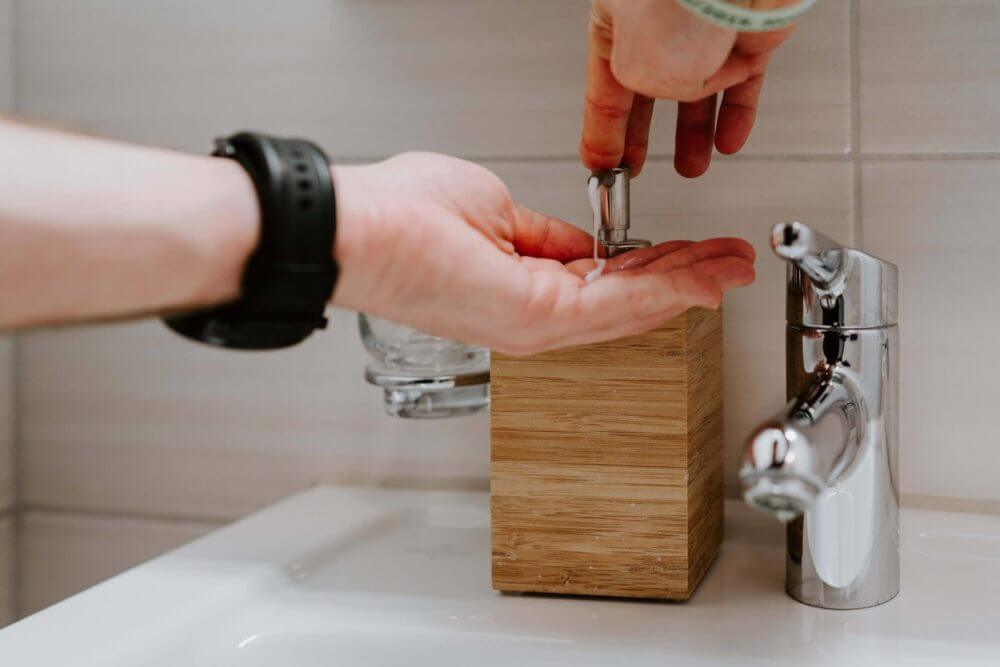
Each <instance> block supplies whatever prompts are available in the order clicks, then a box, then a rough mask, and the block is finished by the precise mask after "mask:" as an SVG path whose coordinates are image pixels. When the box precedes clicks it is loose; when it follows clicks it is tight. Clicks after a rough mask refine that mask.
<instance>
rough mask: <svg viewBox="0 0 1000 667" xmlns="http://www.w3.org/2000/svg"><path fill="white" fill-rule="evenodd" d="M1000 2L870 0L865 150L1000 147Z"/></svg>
mask: <svg viewBox="0 0 1000 667" xmlns="http://www.w3.org/2000/svg"><path fill="white" fill-rule="evenodd" d="M998 106H1000V3H998V2H996V0H949V2H938V1H937V0H862V2H861V110H862V119H861V137H862V140H861V146H862V148H863V150H864V151H865V152H889V153H909V152H935V153H937V152H982V151H992V152H996V151H1000V114H998V113H997V107H998Z"/></svg>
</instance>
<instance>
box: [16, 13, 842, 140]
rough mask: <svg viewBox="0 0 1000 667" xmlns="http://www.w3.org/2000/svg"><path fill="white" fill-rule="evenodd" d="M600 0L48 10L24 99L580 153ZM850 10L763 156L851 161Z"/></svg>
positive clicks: (180, 132) (789, 102)
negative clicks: (591, 12)
mask: <svg viewBox="0 0 1000 667" xmlns="http://www.w3.org/2000/svg"><path fill="white" fill-rule="evenodd" d="M588 4H589V3H587V2H586V0H547V1H546V2H536V1H533V0H515V1H509V2H495V1H494V0H465V1H460V0H432V1H428V2H420V3H414V2H407V1H406V0H395V1H392V2H388V1H387V2H378V3H373V2H364V1H363V0H333V1H328V0H306V1H303V2H295V3H284V4H282V5H281V7H280V9H276V6H275V4H274V3H273V2H264V1H263V0H225V1H219V2H213V3H211V4H210V5H206V4H205V3H203V2H196V1H195V0H183V1H182V2H145V3H114V2H90V3H67V2H61V1H59V0H33V1H32V2H30V3H22V7H21V20H20V21H19V25H18V29H19V36H20V39H19V43H20V51H19V53H18V68H19V74H20V85H19V88H20V93H19V106H20V108H21V109H22V110H24V112H25V113H33V114H40V115H43V116H47V117H50V118H55V119H62V120H65V121H69V122H71V123H79V124H81V125H83V126H85V127H88V128H92V129H94V130H97V131H100V132H105V133H108V134H111V135H114V136H119V137H124V138H128V139H133V140H140V141H149V142H154V143H164V144H168V145H172V146H175V147H180V148H186V149H190V150H199V151H201V150H205V148H206V147H207V146H208V145H209V139H210V138H211V137H212V136H214V135H216V134H220V133H225V132H229V131H232V130H234V129H236V128H239V127H244V126H248V127H253V128H263V129H267V130H270V131H273V132H276V133H281V132H290V133H291V132H294V133H297V134H301V135H305V136H308V137H310V138H314V139H316V140H318V141H321V142H323V143H324V144H325V145H326V146H327V147H328V148H329V150H330V151H331V153H332V154H333V155H334V156H338V155H339V156H351V157H380V156H385V155H389V154H392V153H396V152H399V151H402V150H409V149H425V150H436V151H442V152H447V153H453V154H459V155H464V156H472V157H482V156H497V155H502V156H542V155H544V156H551V155H559V156H564V157H572V156H575V155H576V149H577V143H578V139H579V129H580V117H581V102H582V98H583V88H582V86H583V74H584V62H585V54H586V42H587V40H586V21H587V15H588ZM846 5H847V3H844V2H825V3H820V6H819V7H817V9H816V10H815V11H814V12H813V13H812V14H811V15H810V16H809V17H808V18H807V19H806V20H804V21H803V24H802V26H801V28H800V30H799V31H798V34H796V35H794V36H793V37H792V39H791V42H790V43H789V44H788V45H787V47H785V48H783V49H782V50H781V51H780V52H779V53H778V55H777V56H776V57H775V61H774V65H773V69H772V75H771V76H770V78H769V80H768V83H767V85H766V90H765V95H764V101H763V107H762V109H761V119H760V125H759V127H758V128H757V130H756V131H755V133H754V137H753V139H752V140H751V143H750V146H749V148H748V150H750V151H752V152H771V153H775V152H777V153H789V152H790V153H812V152H826V153H829V152H843V151H844V149H845V147H846V145H847V142H848V139H847V137H848V131H847V122H848V107H849V104H848V86H847V76H848V72H847V70H848V68H847V9H846ZM55 45H57V47H56V46H55ZM671 107H672V105H670V104H667V103H664V104H661V114H662V117H660V119H659V120H658V121H657V125H656V128H654V134H655V139H654V145H653V149H654V150H655V151H657V152H659V153H670V152H671V151H672V146H673V129H672V124H673V123H672V121H673V110H672V109H671Z"/></svg>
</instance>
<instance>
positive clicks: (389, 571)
mask: <svg viewBox="0 0 1000 667" xmlns="http://www.w3.org/2000/svg"><path fill="white" fill-rule="evenodd" d="M488 506H489V497H488V496H487V495H486V494H483V493H447V492H417V491H406V492H404V491H379V490H364V489H343V488H330V487H321V488H317V489H314V490H312V491H309V492H306V493H303V494H301V495H298V496H296V497H294V498H291V499H289V500H286V501H284V502H282V503H279V504H278V505H276V506H274V507H271V508H269V509H267V510H264V511H262V512H259V513H257V514H255V515H253V516H251V517H249V518H247V519H245V520H243V521H240V522H238V523H236V524H233V525H232V526H228V527H226V528H224V529H222V530H219V531H217V532H215V533H213V534H211V535H209V536H207V537H205V538H203V539H200V540H197V541H196V542H193V543H192V544H190V545H188V546H185V547H183V548H181V549H178V550H177V551H174V552H172V553H169V554H167V555H165V556H162V557H160V558H157V559H155V560H153V561H150V562H149V563H147V564H145V565H142V566H140V567H138V568H135V569H133V570H131V571H129V572H127V573H125V574H122V575H120V576H118V577H115V578H114V579H112V580H110V581H108V582H105V583H103V584H101V585H99V586H96V587H94V588H92V589H90V590H88V591H85V592H84V593H81V594H80V595H77V596H75V597H73V598H71V599H69V600H66V601H64V602H62V603H60V604H58V605H56V606H54V607H51V608H49V609H47V610H45V611H42V612H40V613H38V614H36V615H34V616H32V617H30V618H27V619H25V620H23V621H21V622H19V623H17V624H15V625H12V626H10V627H8V628H7V629H5V630H3V631H0V664H3V665H17V666H18V667H26V666H29V665H70V664H72V665H130V666H134V665H144V666H154V667H155V666H157V665H164V666H165V665H170V666H171V667H174V666H178V665H184V666H185V667H191V666H195V665H212V666H213V667H216V666H224V665H250V666H257V665H282V666H284V665H294V666H296V667H311V666H312V665H317V666H319V665H322V666H324V667H329V666H332V665H336V666H338V667H339V666H341V665H365V666H366V667H378V666H381V665H410V666H412V665H440V664H444V665H463V666H465V665H473V666H474V667H487V666H492V665H504V667H510V665H511V663H512V661H517V663H520V665H563V664H566V665H574V666H575V667H576V666H580V665H622V664H628V665H656V666H657V667H662V666H664V665H672V666H673V665H741V666H745V665H805V664H808V665H845V666H846V665H850V666H851V667H857V666H859V665H880V666H881V665H934V666H935V667H938V666H942V665H949V666H950V665H998V664H1000V517H996V516H980V515H965V514H953V513H944V512H928V511H916V510H904V512H903V515H902V522H903V523H902V527H903V541H902V545H903V562H902V575H903V579H902V592H901V593H900V595H899V597H897V598H896V599H895V600H893V601H891V602H889V603H888V604H885V605H883V606H881V607H876V608H873V609H864V610H859V611H830V610H823V609H815V608H812V607H806V606H803V605H801V604H798V603H796V602H794V601H793V600H791V599H790V598H788V597H786V596H785V594H784V592H783V571H784V556H783V553H784V536H783V529H782V528H781V526H780V525H778V524H777V523H775V522H772V521H771V520H769V519H768V517H765V516H763V515H757V514H754V513H752V512H751V511H750V510H749V509H747V508H746V507H745V506H743V505H742V503H736V502H729V503H727V506H726V511H727V523H726V541H725V545H724V547H723V553H722V555H721V556H720V558H719V560H718V561H717V562H716V564H715V565H714V566H713V568H712V570H711V571H710V572H709V574H708V576H707V578H706V579H705V581H704V582H703V583H702V585H701V587H700V589H699V590H698V592H697V593H696V594H695V596H694V597H693V598H692V599H691V600H690V601H688V602H686V603H668V602H640V601H615V600H602V599H595V598H570V597H543V596H528V595H525V596H507V595H500V594H498V593H496V592H494V591H493V590H492V589H491V588H490V546H489V511H488Z"/></svg>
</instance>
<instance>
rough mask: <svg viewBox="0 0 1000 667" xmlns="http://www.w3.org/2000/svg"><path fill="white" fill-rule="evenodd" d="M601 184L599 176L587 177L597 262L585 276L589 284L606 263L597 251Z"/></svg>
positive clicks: (602, 270) (602, 271)
mask: <svg viewBox="0 0 1000 667" xmlns="http://www.w3.org/2000/svg"><path fill="white" fill-rule="evenodd" d="M599 185H600V180H599V179H598V178H597V176H591V177H590V178H589V179H587V197H588V198H589V199H590V209H591V211H593V214H594V262H595V263H596V264H597V266H596V267H594V269H593V270H591V271H589V272H588V273H587V275H585V276H584V277H583V280H584V282H586V283H587V284H588V285H589V284H590V283H592V282H594V281H595V280H597V279H598V278H600V277H601V274H602V273H604V264H605V263H606V260H605V259H604V258H603V257H600V256H599V255H598V252H597V244H598V240H597V237H598V235H599V234H600V231H601V193H600V192H599V191H598V186H599Z"/></svg>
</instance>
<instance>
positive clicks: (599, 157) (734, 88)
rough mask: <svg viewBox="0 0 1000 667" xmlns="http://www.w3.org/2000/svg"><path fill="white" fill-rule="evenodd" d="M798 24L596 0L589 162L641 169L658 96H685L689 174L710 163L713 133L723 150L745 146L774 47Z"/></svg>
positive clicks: (679, 155)
mask: <svg viewBox="0 0 1000 667" xmlns="http://www.w3.org/2000/svg"><path fill="white" fill-rule="evenodd" d="M793 1H794V0H756V2H755V3H754V5H755V6H756V7H762V8H770V7H776V6H782V5H787V4H790V3H791V2H793ZM792 29H793V27H792V26H790V27H787V28H783V29H781V30H776V31H773V32H763V33H738V32H736V31H734V30H729V29H726V28H722V27H719V26H717V25H715V24H712V23H708V22H707V21H705V20H704V19H702V18H700V17H698V16H695V15H694V14H693V13H691V12H689V11H688V10H686V9H684V8H683V7H681V6H680V4H678V3H677V2H674V0H593V2H592V7H591V16H590V54H589V57H588V62H587V85H586V88H587V92H586V97H585V102H584V116H583V138H582V140H581V142H580V157H581V158H582V160H583V163H584V165H585V166H586V167H587V168H589V169H592V170H604V169H611V168H613V167H617V166H619V165H621V164H623V163H624V164H626V165H628V166H629V167H630V168H631V169H632V175H633V176H635V175H638V173H639V171H640V170H641V169H642V165H643V163H644V162H645V160H646V151H647V148H648V145H649V127H650V123H651V120H652V115H653V103H654V100H655V99H656V98H665V99H671V100H677V101H678V102H679V104H678V112H677V131H676V138H675V150H674V167H675V168H676V170H677V172H678V173H679V174H681V175H682V176H686V177H688V178H694V177H697V176H700V175H702V174H703V173H705V170H706V169H708V165H709V162H710V161H711V159H712V145H713V140H714V144H715V147H716V148H717V149H718V150H719V152H720V153H724V154H731V153H735V152H737V151H739V150H740V149H741V148H742V147H743V144H744V143H745V142H746V140H747V137H749V136H750V130H751V129H752V128H753V124H754V119H755V117H756V114H757V103H758V100H759V98H760V92H761V88H762V87H763V84H764V73H765V71H766V70H767V64H768V61H769V60H770V57H771V53H772V51H773V50H774V49H775V48H777V47H778V46H779V45H780V44H781V43H782V42H783V41H784V40H785V39H786V38H787V37H788V35H789V34H790V33H791V31H792ZM722 91H725V93H724V95H723V98H722V105H721V106H720V107H719V109H718V117H716V106H717V105H716V102H717V94H718V93H719V92H722Z"/></svg>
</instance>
